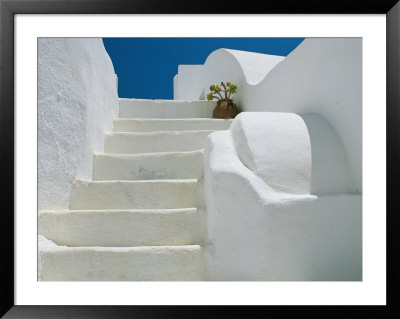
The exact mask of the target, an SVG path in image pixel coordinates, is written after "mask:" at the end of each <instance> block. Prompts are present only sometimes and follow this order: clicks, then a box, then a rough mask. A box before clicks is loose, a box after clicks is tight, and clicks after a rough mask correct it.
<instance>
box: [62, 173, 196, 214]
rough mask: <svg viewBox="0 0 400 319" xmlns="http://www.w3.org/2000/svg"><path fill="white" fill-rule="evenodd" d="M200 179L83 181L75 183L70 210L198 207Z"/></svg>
mask: <svg viewBox="0 0 400 319" xmlns="http://www.w3.org/2000/svg"><path fill="white" fill-rule="evenodd" d="M197 191H198V190H197V179H176V180H149V181H93V182H90V181H80V180H75V181H74V182H73V183H72V189H71V196H70V204H69V209H142V208H145V209H146V208H187V207H197V204H198V203H197Z"/></svg>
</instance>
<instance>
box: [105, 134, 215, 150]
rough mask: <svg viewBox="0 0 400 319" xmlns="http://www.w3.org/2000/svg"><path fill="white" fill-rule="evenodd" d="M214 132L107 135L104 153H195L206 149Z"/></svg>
mask: <svg viewBox="0 0 400 319" xmlns="http://www.w3.org/2000/svg"><path fill="white" fill-rule="evenodd" d="M212 132H214V131H211V130H200V131H171V132H145V133H114V134H109V135H106V137H105V145H104V152H105V153H118V154H137V153H153V152H184V151H194V150H199V149H203V148H204V146H205V143H206V139H207V136H208V135H209V134H211V133H212Z"/></svg>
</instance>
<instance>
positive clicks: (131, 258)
mask: <svg viewBox="0 0 400 319" xmlns="http://www.w3.org/2000/svg"><path fill="white" fill-rule="evenodd" d="M204 277H205V267H204V260H203V253H202V248H201V247H200V246H199V245H185V246H141V247H67V246H57V245H51V246H48V247H40V245H39V280H40V281H202V280H204Z"/></svg>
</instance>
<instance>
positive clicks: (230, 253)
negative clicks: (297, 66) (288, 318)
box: [205, 112, 362, 281]
mask: <svg viewBox="0 0 400 319" xmlns="http://www.w3.org/2000/svg"><path fill="white" fill-rule="evenodd" d="M277 117H279V121H278V119H277ZM255 118H257V119H263V120H264V121H262V120H254V119H255ZM272 119H273V120H274V121H278V122H279V126H274V125H267V126H265V125H264V124H263V123H264V122H265V123H271V120H272ZM317 120H318V118H317ZM235 121H239V122H241V121H244V122H247V121H248V122H250V123H246V124H243V123H235ZM293 121H295V122H298V124H296V123H295V122H293ZM301 121H302V119H301V117H299V116H297V115H293V114H285V113H280V114H276V113H267V112H263V113H257V114H256V117H254V116H252V114H251V113H250V114H246V115H244V116H240V117H238V118H237V119H235V120H234V121H233V124H232V127H233V129H234V130H235V127H236V128H237V127H240V128H241V130H238V131H236V132H235V133H233V131H221V132H215V133H212V134H210V135H209V137H208V144H207V146H206V149H205V192H206V194H205V195H206V207H207V220H208V223H207V226H208V240H207V244H206V257H207V258H206V260H207V263H208V267H209V269H210V271H211V276H212V278H213V279H214V280H279V281H284V280H297V281H298V280H300V281H313V280H318V281H330V280H333V281H354V280H361V279H362V235H361V230H362V218H361V203H362V200H361V195H358V194H352V193H348V192H347V189H346V188H343V189H341V191H342V192H341V193H340V192H339V191H340V189H337V192H336V193H334V194H324V195H320V196H318V197H317V196H315V195H313V194H311V193H310V192H309V191H308V192H307V189H308V190H309V189H310V188H309V185H310V183H312V181H311V179H312V176H311V174H310V171H311V170H312V168H311V165H312V164H311V161H310V158H311V148H312V147H313V145H312V144H311V145H310V139H309V138H306V137H307V135H308V129H307V126H306V125H305V124H304V123H303V125H300V122H301ZM292 129H294V130H296V131H297V132H296V134H290V133H288V132H290V131H291V130H292ZM269 130H270V131H269ZM258 132H263V133H264V134H261V135H259V134H258ZM268 133H270V134H268ZM241 134H243V136H241V137H240V135H241ZM234 139H239V142H238V143H236V142H237V141H236V140H234ZM330 140H331V141H333V143H331V144H329V145H327V147H329V146H330V145H333V146H335V145H336V144H335V143H334V139H327V141H328V142H329V141H330ZM246 145H247V146H246ZM310 146H311V147H310ZM336 146H337V145H336ZM342 147H343V146H342ZM317 150H319V151H323V150H324V148H322V149H321V148H317ZM240 154H242V158H244V157H243V154H246V156H247V158H246V159H245V160H244V161H243V162H242V161H241V160H240ZM313 156H314V154H313ZM279 158H280V159H281V161H280V162H279ZM292 158H294V159H299V161H298V162H296V161H293V160H292ZM277 160H278V161H277ZM271 163H273V165H270V164H271ZM329 165H330V164H329V163H328V167H329ZM253 169H254V170H253ZM338 169H340V166H338ZM319 171H320V172H323V169H321V168H320V169H319ZM339 174H342V173H341V172H339ZM341 176H343V175H341ZM269 181H271V183H269ZM339 184H340V185H346V184H345V183H339ZM339 184H336V185H339ZM277 185H279V186H280V187H277ZM299 190H302V191H301V192H299Z"/></svg>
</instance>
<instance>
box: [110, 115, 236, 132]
mask: <svg viewBox="0 0 400 319" xmlns="http://www.w3.org/2000/svg"><path fill="white" fill-rule="evenodd" d="M231 123H232V120H230V119H201V118H188V119H137V118H136V119H131V118H120V119H114V132H156V131H193V130H227V129H229V126H230V125H231Z"/></svg>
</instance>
